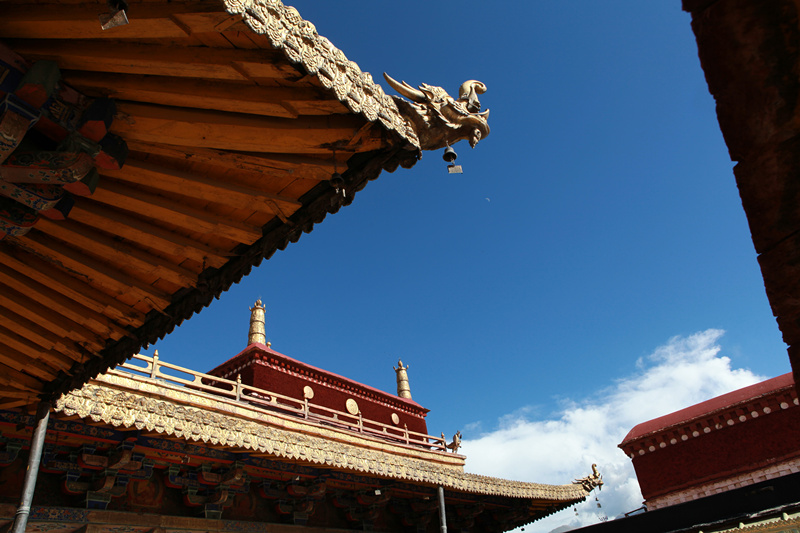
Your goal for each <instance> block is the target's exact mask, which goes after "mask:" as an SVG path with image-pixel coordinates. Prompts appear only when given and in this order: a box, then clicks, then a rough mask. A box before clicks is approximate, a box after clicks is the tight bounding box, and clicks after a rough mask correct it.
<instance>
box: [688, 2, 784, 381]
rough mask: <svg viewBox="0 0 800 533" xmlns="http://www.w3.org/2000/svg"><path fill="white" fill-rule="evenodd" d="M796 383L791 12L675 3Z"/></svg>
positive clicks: (763, 5)
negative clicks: (683, 14) (712, 103)
mask: <svg viewBox="0 0 800 533" xmlns="http://www.w3.org/2000/svg"><path fill="white" fill-rule="evenodd" d="M683 9H684V10H685V11H688V12H689V13H691V15H692V29H693V30H694V33H695V36H696V38H697V47H698V50H699V55H700V63H701V65H702V67H703V71H704V72H705V76H706V81H707V82H708V87H709V91H710V92H711V94H712V95H713V96H714V99H715V100H716V104H717V118H718V119H719V124H720V128H721V129H722V134H723V136H724V137H725V142H726V144H727V145H728V151H729V153H730V157H731V160H732V161H734V162H736V166H735V167H734V174H735V176H736V183H737V185H738V187H739V193H740V195H741V198H742V205H743V206H744V210H745V213H746V215H747V221H748V223H749V225H750V232H751V234H752V237H753V244H754V245H755V249H756V253H757V254H758V262H759V264H760V266H761V272H762V275H763V277H764V285H765V287H766V292H767V297H768V298H769V302H770V306H771V307H772V312H773V314H774V315H775V317H776V319H777V322H778V327H779V328H780V330H781V333H782V334H783V340H784V342H786V344H787V345H788V352H789V359H790V361H791V363H792V369H793V372H794V378H795V384H798V383H800V267H799V266H798V265H800V187H799V186H798V175H800V16H799V15H798V12H799V11H800V4H798V2H797V1H793V0H769V1H756V2H740V1H734V0H716V1H712V0H683Z"/></svg>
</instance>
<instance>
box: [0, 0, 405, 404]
mask: <svg viewBox="0 0 800 533" xmlns="http://www.w3.org/2000/svg"><path fill="white" fill-rule="evenodd" d="M243 5H244V3H242V2H238V3H236V6H238V7H239V8H242V6H243ZM236 6H233V7H231V6H230V5H226V3H225V2H222V1H220V0H201V1H192V2H188V1H187V2H181V1H173V2H166V1H152V2H147V1H142V2H139V1H130V2H129V9H128V17H129V19H130V23H129V24H128V25H125V26H119V27H116V28H112V29H109V30H107V31H103V30H101V28H100V23H99V21H98V14H99V13H102V12H104V11H108V5H107V3H106V2H105V1H101V0H98V1H96V2H76V1H70V0H64V1H51V2H39V1H27V0H26V1H22V0H20V1H7V2H2V3H0V45H1V46H5V47H6V48H8V49H10V50H11V51H12V52H13V53H14V54H17V55H18V56H21V57H22V58H23V59H24V60H25V61H27V62H28V64H29V65H30V64H33V63H34V62H36V61H55V62H56V63H57V65H58V67H59V69H60V72H61V79H62V81H63V83H65V84H66V85H68V86H70V87H72V88H73V89H75V90H77V91H78V92H80V93H81V94H83V95H85V96H87V97H89V98H101V97H110V98H112V99H113V100H114V101H115V102H116V115H115V116H114V120H113V122H112V124H111V127H110V133H111V134H115V135H118V136H119V137H121V138H122V139H123V140H124V141H125V143H127V147H128V149H129V154H128V156H127V159H126V160H125V162H124V165H123V166H122V168H120V169H119V170H100V180H99V184H98V186H97V188H96V190H95V191H94V193H93V194H91V195H88V196H75V205H74V207H73V208H72V210H71V212H70V213H69V215H68V217H67V218H66V219H65V220H50V219H47V218H41V219H40V220H39V221H38V222H37V223H36V224H35V225H34V226H33V228H32V229H31V230H30V231H29V232H28V233H26V234H24V235H20V236H7V237H6V238H5V239H3V240H2V241H0V409H2V408H11V407H16V406H23V405H29V404H31V403H33V402H35V401H37V399H39V398H55V397H57V396H58V395H60V394H61V393H63V392H66V391H69V390H71V389H73V388H76V387H80V386H81V385H83V384H84V383H86V381H87V380H88V379H90V378H92V377H94V376H96V375H97V374H98V373H100V372H103V371H105V370H106V369H108V368H109V367H111V366H114V365H116V364H118V363H120V362H122V361H123V360H125V359H126V358H128V357H129V356H131V355H132V354H134V353H136V352H137V351H138V350H139V349H140V348H141V347H142V346H145V345H147V344H150V343H153V342H155V341H156V340H157V339H159V338H162V337H163V336H164V335H166V334H167V333H169V332H171V331H172V330H173V329H174V328H175V327H176V326H178V325H180V324H181V323H182V321H183V320H185V319H187V318H189V317H190V316H191V315H192V314H194V313H195V312H198V311H199V310H200V309H202V308H203V307H205V306H207V305H208V304H209V303H210V302H211V301H212V299H213V298H215V297H218V296H219V295H220V294H221V293H222V292H223V291H225V290H227V289H228V287H230V285H231V284H233V283H236V282H238V281H239V280H240V279H241V278H242V277H243V276H245V275H246V274H248V273H249V272H250V269H251V268H252V267H253V266H257V265H258V264H260V262H261V261H262V260H263V259H264V258H269V257H270V256H271V255H272V254H273V253H274V252H275V251H276V250H282V249H284V248H285V247H286V246H287V245H288V243H290V242H296V241H297V239H298V238H299V237H300V235H301V234H302V233H303V232H309V231H311V229H312V228H313V225H314V224H316V223H319V222H321V221H322V220H323V219H324V218H325V216H326V214H327V213H333V212H336V211H338V209H339V208H340V207H341V206H342V205H347V204H348V203H350V202H351V201H352V200H353V196H354V195H355V193H356V192H358V191H359V190H360V189H361V188H363V187H364V186H365V184H366V182H367V181H369V180H371V179H375V178H376V177H377V176H378V175H379V174H380V172H381V170H382V169H387V170H389V171H393V170H394V169H396V168H397V166H398V165H402V166H404V167H410V166H411V165H413V163H414V161H415V160H416V158H417V154H418V148H417V146H416V144H415V139H414V138H413V135H409V133H408V132H407V131H406V130H405V129H404V122H403V121H402V119H400V118H399V115H398V114H397V112H396V108H394V110H392V106H393V105H394V104H393V103H392V101H391V99H390V98H388V97H386V95H385V94H383V92H382V90H381V89H380V87H379V86H377V85H375V84H374V83H373V82H372V80H371V78H370V77H369V75H368V74H364V73H361V72H360V71H359V70H358V68H357V66H355V64H353V63H351V62H349V61H347V58H346V57H344V54H342V53H341V51H339V50H337V49H335V48H334V47H333V46H331V45H330V43H329V42H328V41H327V40H325V39H324V38H322V37H320V36H318V35H317V34H316V32H315V30H313V26H311V25H310V24H309V23H307V22H305V21H303V20H302V19H300V18H299V16H296V11H294V10H293V9H292V8H287V7H284V6H282V5H280V4H279V3H275V4H271V6H272V7H271V9H272V11H270V12H269V13H266V12H265V14H264V15H263V17H266V18H267V19H268V22H270V21H271V22H270V24H271V25H270V26H269V28H260V33H259V32H256V31H254V30H253V29H252V28H251V27H249V26H248V25H246V24H245V22H243V20H242V16H241V15H240V14H236V13H235V11H236V9H235V7H236ZM228 11H232V12H234V13H233V14H232V13H230V12H228ZM263 17H262V18H263ZM269 17H272V18H269ZM265 20H266V19H265ZM249 22H250V24H251V25H253V22H252V20H251V21H249ZM276 24H277V25H282V26H280V27H281V28H282V33H280V35H278V36H276V35H270V34H269V32H268V30H270V29H272V30H274V27H276ZM257 29H258V28H257ZM273 33H274V32H273ZM281 39H283V40H281ZM293 39H294V40H293ZM298 43H299V44H298ZM299 52H303V53H302V54H301V55H300V56H298V55H297V54H298V53H299ZM315 54H316V55H315ZM301 56H302V57H301ZM337 172H338V173H339V174H341V175H342V180H343V181H342V182H341V187H340V188H339V189H338V190H337V188H335V187H334V186H332V185H331V184H330V181H329V180H330V178H331V177H332V176H333V174H334V173H337ZM343 193H344V194H343Z"/></svg>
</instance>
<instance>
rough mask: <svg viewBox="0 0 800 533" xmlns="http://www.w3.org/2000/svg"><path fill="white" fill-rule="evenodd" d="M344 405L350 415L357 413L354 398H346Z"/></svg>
mask: <svg viewBox="0 0 800 533" xmlns="http://www.w3.org/2000/svg"><path fill="white" fill-rule="evenodd" d="M344 406H345V408H347V412H348V413H350V414H351V415H353V416H355V415H357V414H358V404H357V403H356V401H355V400H354V399H352V398H348V399H347V401H346V402H344Z"/></svg>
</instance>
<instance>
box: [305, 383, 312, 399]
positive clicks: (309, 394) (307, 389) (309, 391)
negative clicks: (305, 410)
mask: <svg viewBox="0 0 800 533" xmlns="http://www.w3.org/2000/svg"><path fill="white" fill-rule="evenodd" d="M313 397H314V389H312V388H311V387H309V386H308V385H306V386H305V387H303V398H308V399H309V400H310V399H311V398H313Z"/></svg>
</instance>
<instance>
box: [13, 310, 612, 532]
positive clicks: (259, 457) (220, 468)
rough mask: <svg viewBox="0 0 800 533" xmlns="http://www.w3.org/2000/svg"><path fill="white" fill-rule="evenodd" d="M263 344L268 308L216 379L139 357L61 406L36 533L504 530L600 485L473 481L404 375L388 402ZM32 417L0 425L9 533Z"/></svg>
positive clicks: (38, 500)
mask: <svg viewBox="0 0 800 533" xmlns="http://www.w3.org/2000/svg"><path fill="white" fill-rule="evenodd" d="M265 339H266V336H265V333H264V308H263V306H262V305H261V302H260V301H259V302H257V303H256V304H255V305H254V306H253V308H252V309H251V327H250V334H249V336H248V345H247V347H246V348H245V349H244V350H243V351H242V352H240V353H239V354H238V355H236V356H234V357H233V358H231V359H230V360H228V361H226V362H224V363H223V364H221V365H219V366H218V367H216V368H214V369H213V370H211V371H209V372H208V373H200V372H196V371H193V370H190V369H186V368H180V367H177V366H175V365H171V364H169V363H166V362H164V361H161V360H160V359H159V357H158V354H157V353H156V354H155V355H154V356H153V357H147V356H143V355H137V356H136V357H135V358H134V360H133V361H131V362H128V363H124V364H123V365H121V366H120V367H118V368H117V369H114V370H110V371H108V372H107V373H105V374H102V375H100V376H98V377H97V378H95V379H93V380H91V381H89V382H88V383H87V384H85V385H84V386H83V387H81V388H79V389H76V390H73V391H71V392H69V393H67V394H65V395H63V396H61V397H60V398H59V399H58V400H57V402H56V403H55V407H54V411H55V413H54V414H53V416H52V417H51V419H50V421H49V428H48V430H47V434H46V438H45V442H44V451H43V454H42V460H41V467H40V473H39V479H38V483H37V487H36V493H35V496H34V498H33V506H32V509H31V512H30V518H29V521H28V529H27V530H28V531H31V532H45V531H46V532H56V533H75V532H78V531H80V532H84V531H92V532H96V533H118V532H125V533H151V532H169V533H182V532H186V533H188V532H196V533H200V532H215V531H218V532H220V533H222V532H246V533H257V532H264V533H274V532H276V531H278V532H280V531H286V532H288V531H298V528H302V530H303V531H309V530H310V531H327V532H330V531H335V530H358V531H387V532H395V531H397V532H400V531H408V532H417V533H422V532H434V531H444V530H446V528H450V530H455V531H461V532H473V531H474V532H483V531H487V532H500V531H507V530H510V529H513V528H515V527H519V526H524V525H525V524H527V523H529V522H532V521H534V520H536V519H538V518H541V517H544V516H547V515H549V514H551V513H553V512H555V511H558V510H561V509H564V508H566V507H569V506H571V505H574V504H575V503H577V502H579V501H582V500H584V499H585V498H586V497H587V495H588V494H589V493H590V492H591V491H592V490H593V489H594V488H595V487H597V486H599V485H601V484H602V480H601V479H600V476H599V475H598V474H597V473H596V471H595V473H594V474H592V475H590V476H587V477H586V478H583V479H579V480H576V481H575V482H573V483H570V484H567V485H542V484H537V483H523V482H516V481H508V480H505V479H497V478H492V477H485V476H479V475H474V474H468V473H465V472H464V464H465V457H464V456H463V455H460V454H458V444H459V441H460V439H459V435H458V434H457V436H455V437H454V438H453V441H452V442H447V440H446V439H444V438H443V436H442V437H436V436H432V435H428V428H427V426H426V422H425V416H426V414H427V412H428V410H427V409H425V408H423V407H422V406H420V405H419V404H418V403H416V402H415V401H414V400H413V399H412V398H411V387H410V385H409V378H408V372H407V367H406V366H404V365H403V363H402V362H399V363H398V366H397V367H395V373H396V379H397V394H389V393H386V392H383V391H380V390H378V389H375V388H372V387H369V386H367V385H364V384H361V383H357V382H355V381H353V380H350V379H347V378H346V377H343V376H339V375H337V374H334V373H332V372H328V371H326V370H323V369H320V368H315V367H313V366H311V365H307V364H305V363H302V362H300V361H297V360H295V359H293V358H291V357H288V356H286V355H283V354H281V353H279V352H277V351H275V350H273V349H272V348H271V346H270V343H268V342H267V343H265ZM387 366H388V365H387ZM387 370H388V368H387ZM32 418H33V417H32V416H30V415H28V414H26V413H25V412H23V411H21V410H11V411H9V410H6V411H0V435H2V443H3V451H2V452H0V527H6V528H10V526H11V523H12V522H13V519H14V514H15V510H16V505H15V504H16V502H17V500H18V498H19V488H20V487H21V486H22V480H23V477H24V475H25V471H26V464H27V456H28V450H27V448H28V442H29V441H30V438H31V429H32V428H31V426H32V422H33V420H32ZM440 520H441V522H440ZM443 527H444V529H442V528H443ZM4 530H5V529H4Z"/></svg>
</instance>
